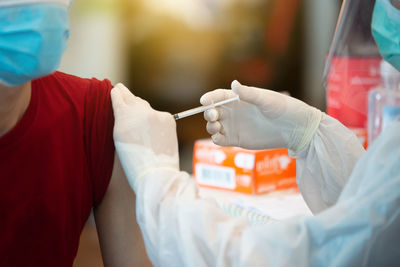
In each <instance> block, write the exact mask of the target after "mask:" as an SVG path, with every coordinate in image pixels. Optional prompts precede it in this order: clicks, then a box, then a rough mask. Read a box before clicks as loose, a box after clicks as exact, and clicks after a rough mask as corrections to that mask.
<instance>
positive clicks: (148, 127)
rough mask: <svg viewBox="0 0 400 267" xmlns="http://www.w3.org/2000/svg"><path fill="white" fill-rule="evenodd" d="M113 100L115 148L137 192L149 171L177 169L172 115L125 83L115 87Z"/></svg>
mask: <svg viewBox="0 0 400 267" xmlns="http://www.w3.org/2000/svg"><path fill="white" fill-rule="evenodd" d="M111 100H112V105H113V110H114V117H115V125H114V141H115V148H116V150H117V153H118V156H119V159H120V161H121V164H122V167H123V169H124V171H125V174H126V177H127V179H128V181H129V184H130V185H131V187H132V188H133V190H134V191H135V192H136V190H137V188H138V185H139V184H140V181H141V180H142V179H143V178H144V177H145V176H146V174H148V173H149V172H152V171H154V170H159V169H170V170H177V171H178V170H179V154H178V141H177V136H176V123H175V120H174V119H173V117H172V115H171V114H169V113H167V112H159V111H156V110H154V109H152V108H151V106H150V105H149V103H148V102H146V101H144V100H143V99H141V98H139V97H136V96H134V95H133V94H132V93H131V92H130V91H129V90H128V89H127V88H126V87H125V86H124V85H122V84H117V85H116V86H115V87H114V88H113V89H112V91H111Z"/></svg>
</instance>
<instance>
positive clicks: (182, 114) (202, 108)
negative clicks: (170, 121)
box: [174, 96, 239, 120]
mask: <svg viewBox="0 0 400 267" xmlns="http://www.w3.org/2000/svg"><path fill="white" fill-rule="evenodd" d="M237 100H239V96H235V97H233V98H229V99H225V100H222V101H220V102H217V103H214V104H211V105H207V106H200V107H197V108H192V109H189V110H186V111H182V112H179V113H176V114H174V119H175V120H179V119H182V118H185V117H189V116H192V115H194V114H197V113H201V112H204V111H206V110H207V109H210V108H214V107H218V106H221V105H224V104H227V103H230V102H233V101H237Z"/></svg>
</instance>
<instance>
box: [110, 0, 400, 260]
mask: <svg viewBox="0 0 400 267" xmlns="http://www.w3.org/2000/svg"><path fill="white" fill-rule="evenodd" d="M393 2H394V1H390V0H377V1H376V5H375V7H374V15H373V21H372V29H373V35H374V37H375V39H376V42H377V45H378V47H379V49H380V52H381V54H382V56H383V57H384V59H386V60H387V61H389V62H390V63H391V64H392V65H393V66H395V67H396V68H397V69H399V70H400V42H399V40H400V10H399V9H398V5H397V8H396V4H392V3H393ZM235 95H238V96H239V97H240V101H238V102H233V103H230V104H227V105H224V106H219V107H217V108H214V109H211V110H208V111H206V112H205V114H204V117H205V119H206V120H207V131H208V132H209V133H210V134H211V135H212V139H213V141H214V143H216V144H218V145H223V146H240V147H243V148H247V149H268V148H277V147H279V148H280V147H286V148H288V149H289V150H290V153H291V155H292V156H294V157H296V158H297V161H296V162H297V183H298V187H299V189H300V192H301V194H302V195H303V197H304V199H305V201H306V203H307V205H308V206H309V207H310V209H311V211H312V212H313V213H314V216H305V217H298V218H294V219H289V220H284V221H279V222H276V221H267V222H265V224H252V223H251V221H249V220H248V219H247V218H246V216H239V217H234V216H231V215H230V214H228V213H227V212H225V211H224V210H223V209H221V208H220V203H217V202H216V201H215V200H213V199H209V198H207V199H205V198H202V197H201V196H199V192H198V188H197V186H196V184H195V182H194V181H193V179H191V178H190V176H189V175H188V174H187V173H185V172H181V171H179V161H178V148H177V146H178V145H177V137H176V133H175V127H176V124H175V121H174V119H173V117H172V116H171V114H169V113H165V112H158V111H155V110H154V109H152V108H151V106H150V105H149V104H148V103H147V102H146V101H144V100H142V99H140V98H139V97H136V96H134V95H132V94H131V93H130V91H129V90H128V89H127V88H126V87H124V86H123V85H122V84H118V85H117V86H116V87H115V88H114V89H113V90H112V91H111V97H112V103H113V108H114V114H115V118H116V119H115V126H114V140H115V144H116V149H117V152H118V155H119V157H120V159H121V163H122V166H123V168H124V170H125V173H126V175H127V178H128V181H129V183H130V185H131V187H132V188H133V189H134V191H135V192H136V196H137V203H136V212H137V219H138V223H139V225H140V228H141V231H142V233H143V237H144V240H145V244H146V248H147V253H148V255H149V258H150V260H151V261H152V263H153V264H154V265H155V266H397V265H398V263H399V261H400V244H399V242H398V237H399V236H400V164H399V160H400V145H399V144H400V122H398V121H395V122H393V123H392V124H391V125H390V126H388V128H386V129H385V130H384V131H383V132H382V134H381V136H380V137H379V138H378V139H377V140H376V141H375V142H374V143H373V144H372V146H370V148H369V149H368V150H367V151H365V150H364V149H363V147H362V146H361V144H360V143H359V141H358V140H357V138H356V137H355V135H354V134H353V133H352V132H351V131H350V130H348V129H347V128H346V127H345V126H343V125H342V124H341V123H339V122H338V121H337V120H335V119H333V118H332V117H330V116H328V115H326V114H324V113H322V112H321V111H319V110H318V109H316V108H313V107H311V106H308V105H307V104H305V103H303V102H301V101H299V100H297V99H294V98H291V97H289V96H285V95H282V94H279V93H276V92H273V91H270V90H265V89H259V88H254V87H248V86H244V85H241V84H240V83H239V82H237V81H234V82H233V83H232V90H222V89H218V90H215V91H212V92H209V93H207V94H205V95H203V96H202V98H201V99H200V102H201V103H202V104H203V105H208V104H210V103H216V102H218V101H221V100H224V99H228V98H232V97H233V96H235ZM133 115H135V116H133Z"/></svg>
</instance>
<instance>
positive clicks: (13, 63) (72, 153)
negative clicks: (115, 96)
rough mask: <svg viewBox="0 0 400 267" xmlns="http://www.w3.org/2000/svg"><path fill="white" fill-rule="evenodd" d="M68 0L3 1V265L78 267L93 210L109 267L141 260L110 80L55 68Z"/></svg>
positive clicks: (0, 196) (66, 28) (63, 37)
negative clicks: (116, 136)
mask: <svg viewBox="0 0 400 267" xmlns="http://www.w3.org/2000/svg"><path fill="white" fill-rule="evenodd" d="M71 2H72V1H71V0H1V1H0V237H1V238H0V266H72V265H73V262H74V259H75V256H76V253H77V250H78V246H79V238H80V234H81V232H82V229H83V227H84V225H85V222H86V221H87V219H88V217H89V215H90V213H91V210H92V209H93V211H94V217H95V220H96V226H97V230H98V233H99V239H100V243H101V249H102V255H103V260H104V263H105V265H106V266H133V265H134V264H135V262H139V264H141V266H143V265H144V264H145V260H143V259H145V257H143V256H141V259H138V258H137V257H135V256H137V255H138V254H137V253H132V250H137V251H140V249H141V247H140V244H141V243H140V240H141V236H140V232H139V231H138V227H136V228H135V225H136V218H135V215H134V212H133V207H134V196H133V192H132V191H131V190H130V188H129V186H128V183H127V182H126V178H125V177H124V174H123V171H122V168H121V167H120V163H119V160H118V157H117V156H116V155H114V143H113V139H112V131H113V124H114V117H113V111H112V105H111V99H110V91H111V89H112V87H113V86H112V85H111V83H110V82H109V81H108V80H104V81H99V80H96V79H81V78H78V77H75V76H72V75H68V74H65V73H61V72H55V70H56V69H57V67H58V65H59V62H60V59H61V55H62V53H63V52H64V50H65V48H66V45H67V39H68V34H69V25H68V24H69V22H68V10H69V7H70V5H71Z"/></svg>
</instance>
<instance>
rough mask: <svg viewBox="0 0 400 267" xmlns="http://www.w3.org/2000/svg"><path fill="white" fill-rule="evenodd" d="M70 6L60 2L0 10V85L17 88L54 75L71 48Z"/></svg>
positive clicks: (9, 7)
mask: <svg viewBox="0 0 400 267" xmlns="http://www.w3.org/2000/svg"><path fill="white" fill-rule="evenodd" d="M68 36H69V21H68V7H67V6H65V5H62V4H59V3H35V4H30V5H11V6H5V7H1V8H0V83H2V84H4V85H7V86H16V85H20V84H23V83H25V82H28V81H30V80H33V79H36V78H39V77H42V76H45V75H47V74H50V73H52V72H54V71H55V70H56V69H57V68H58V66H59V64H60V60H61V56H62V54H63V52H64V51H65V49H66V47H67V39H68Z"/></svg>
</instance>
